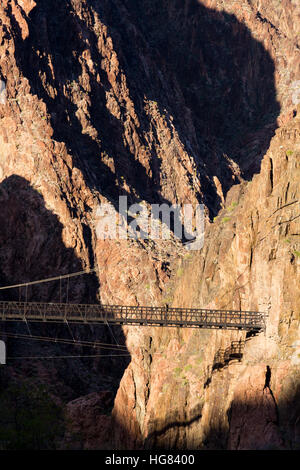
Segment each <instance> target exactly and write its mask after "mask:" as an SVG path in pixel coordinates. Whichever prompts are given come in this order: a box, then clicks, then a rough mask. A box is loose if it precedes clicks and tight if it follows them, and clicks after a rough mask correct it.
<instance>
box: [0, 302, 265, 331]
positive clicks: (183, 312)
mask: <svg viewBox="0 0 300 470" xmlns="http://www.w3.org/2000/svg"><path fill="white" fill-rule="evenodd" d="M0 320H2V321H30V322H43V321H47V322H56V323H57V322H70V323H110V324H118V325H145V326H168V327H169V326H175V327H184V328H225V329H231V330H236V329H239V330H248V331H249V330H254V331H260V330H264V329H265V320H266V315H265V314H264V313H261V312H251V311H234V310H208V309H197V308H169V309H166V308H165V307H130V306H120V305H98V304H93V305H91V304H58V303H41V302H0Z"/></svg>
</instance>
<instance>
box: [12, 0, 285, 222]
mask: <svg viewBox="0 0 300 470" xmlns="http://www.w3.org/2000/svg"><path fill="white" fill-rule="evenodd" d="M77 7H78V8H79V6H78V5H76V6H75V7H74V5H73V3H72V2H71V1H70V0H67V1H65V2H61V1H59V0H54V1H52V2H48V1H47V0H40V1H39V2H38V4H37V5H36V6H35V7H34V8H33V10H32V11H31V13H30V15H29V22H28V26H29V35H28V37H27V39H25V41H24V40H23V39H22V35H21V31H20V28H19V25H18V23H17V22H16V21H15V20H14V17H13V14H11V18H12V22H13V24H14V31H15V33H14V34H15V38H14V39H15V45H16V54H15V55H16V60H17V63H18V66H19V67H20V69H21V71H22V72H23V73H24V75H25V76H26V77H27V79H28V80H29V83H30V86H31V89H32V92H33V93H36V94H37V96H38V97H39V98H40V99H42V100H43V101H44V102H45V103H46V105H47V109H48V112H49V114H50V116H51V125H52V127H53V130H54V136H53V137H54V139H55V140H58V141H62V142H64V143H65V144H66V146H67V149H68V151H69V153H71V155H72V157H73V161H74V165H75V166H77V167H78V168H79V169H80V170H81V171H82V173H83V175H84V177H85V180H86V182H87V183H88V184H89V186H90V187H91V188H93V189H96V190H98V191H100V193H102V194H104V195H106V196H107V198H108V199H109V200H110V201H111V202H112V203H113V204H114V205H115V207H116V209H117V208H118V207H117V202H116V201H117V198H118V196H119V195H128V196H129V198H130V202H131V203H133V202H136V201H137V200H140V199H144V200H147V201H148V202H150V203H163V202H165V203H170V202H173V203H174V202H175V201H168V200H166V199H165V198H163V197H162V194H161V189H162V175H161V159H160V156H159V155H158V153H157V150H156V149H157V148H158V147H160V146H161V142H160V140H159V136H158V135H157V129H155V126H153V118H152V117H151V116H149V113H148V112H147V110H146V106H145V101H147V102H150V101H151V102H153V103H155V104H156V105H157V106H158V109H159V110H160V114H161V115H163V116H164V117H165V119H166V121H167V122H168V126H169V130H170V132H171V134H172V133H173V131H172V130H171V124H170V122H171V119H172V120H173V123H174V126H175V129H176V132H177V133H178V135H179V137H180V140H181V143H182V145H183V147H184V149H185V150H186V151H187V152H188V153H189V154H190V155H191V156H192V157H193V159H194V161H195V164H196V167H197V171H198V175H199V178H200V180H201V194H198V197H199V201H200V200H201V202H204V203H205V204H206V205H207V207H208V208H209V211H210V215H211V217H213V215H215V214H216V212H217V211H218V210H219V208H220V202H221V198H220V195H218V194H217V190H216V185H215V181H214V177H217V178H218V179H219V181H220V182H221V185H222V188H223V193H224V194H226V192H227V191H228V190H229V189H230V187H231V186H232V185H233V184H236V183H238V182H239V178H240V177H239V173H241V175H242V177H243V178H245V179H251V178H252V176H253V174H254V173H256V172H258V171H259V169H260V162H261V159H262V156H263V155H264V153H265V151H266V149H267V148H268V145H269V142H270V139H271V137H272V135H273V134H274V131H275V128H276V118H277V116H278V114H279V112H280V106H279V104H278V102H277V100H276V90H275V85H274V63H273V61H272V59H271V57H270V55H269V53H268V52H267V51H266V50H265V49H264V47H263V45H262V44H261V43H260V42H259V41H257V40H256V39H254V38H253V36H252V34H251V32H250V30H249V29H248V28H247V27H246V26H245V25H244V24H242V23H240V22H239V21H238V20H237V18H236V17H235V16H234V15H232V14H228V13H226V12H225V11H223V12H217V11H215V10H213V9H208V8H205V7H204V6H203V5H201V3H199V2H198V1H197V0H190V1H188V2H186V1H183V0H174V1H173V2H171V4H170V2H168V1H166V0H163V1H161V0H160V1H158V0H154V1H152V2H148V1H146V0H143V1H139V2H137V1H136V0H126V1H122V2H121V1H119V0H114V1H112V0H103V1H101V2H98V1H93V0H88V1H86V2H85V3H84V5H83V6H82V9H81V13H80V17H79V15H78V11H79V10H78V11H77V12H76V13H75V10H76V8H77ZM20 8H21V7H20ZM54 11H55V14H53V12H54ZM24 16H25V14H24ZM96 19H97V21H98V23H97V21H96ZM99 20H100V21H101V23H102V25H105V27H106V28H107V38H111V39H112V44H113V49H114V50H115V51H116V53H117V57H116V58H115V59H116V60H118V63H119V64H120V66H121V68H122V70H123V71H124V73H125V76H126V83H127V85H128V89H129V93H130V99H131V100H132V102H133V103H134V112H135V114H136V116H137V118H138V122H139V125H138V126H135V130H134V132H135V133H136V136H135V137H133V136H132V134H131V133H130V135H131V137H130V136H128V123H126V122H125V121H126V109H125V108H124V106H125V105H124V106H123V105H121V106H120V117H119V118H116V117H115V116H114V115H113V113H112V112H111V111H110V110H109V106H108V101H107V100H108V98H107V96H108V95H110V94H111V95H112V96H113V95H114V90H113V87H112V83H111V80H112V78H111V77H109V76H108V72H107V67H105V66H104V65H101V64H102V63H104V62H105V61H106V60H107V58H105V57H103V55H102V54H103V52H101V47H102V48H103V46H99V44H100V42H101V41H100V36H101V32H100V33H99V31H98V30H97V28H99ZM96 26H97V27H96ZM97 31H98V32H97ZM107 40H108V39H105V41H107ZM87 49H88V56H90V59H91V61H92V63H93V67H95V69H93V67H91V66H90V65H88V59H85V58H84V57H85V56H86V51H87ZM111 60H112V59H111ZM50 64H51V65H50ZM119 79H120V77H115V80H116V82H117V81H118V80H119ZM51 90H55V93H51ZM86 90H89V91H88V94H89V100H88V101H87V108H88V109H87V113H86V115H85V117H82V116H81V117H80V112H79V108H78V106H79V105H78V103H79V101H80V100H81V99H84V96H85V94H86ZM123 108H124V109H123ZM81 114H82V113H81ZM126 126H127V127H126ZM151 130H152V134H153V143H152V144H151V145H149V142H148V140H147V138H146V137H145V136H146V135H148V134H149V132H150V131H151ZM134 139H135V142H134ZM137 142H139V143H137ZM170 145H171V144H170ZM171 147H172V148H171ZM171 147H170V148H169V149H167V153H168V154H169V153H170V152H171V154H172V157H170V158H171V160H170V165H171V166H172V164H173V161H174V162H175V157H176V155H177V156H178V155H179V153H180V149H179V148H176V146H175V144H174V142H173V143H172V145H171ZM142 148H144V149H146V150H147V152H149V155H150V160H149V165H150V171H149V170H146V168H145V166H144V165H143V164H142V163H141V161H142V157H141V155H140V154H139V153H138V155H137V154H136V152H140V151H141V149H142ZM168 158H169V157H168ZM109 162H110V163H109ZM123 180H125V181H126V182H127V183H128V187H129V188H130V190H128V189H127V190H125V189H124V186H123V184H122V181H123Z"/></svg>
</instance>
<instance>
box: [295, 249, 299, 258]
mask: <svg viewBox="0 0 300 470" xmlns="http://www.w3.org/2000/svg"><path fill="white" fill-rule="evenodd" d="M294 255H295V256H297V258H300V251H297V250H295V251H294Z"/></svg>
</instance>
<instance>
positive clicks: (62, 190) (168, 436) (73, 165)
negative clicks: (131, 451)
mask: <svg viewBox="0 0 300 470" xmlns="http://www.w3.org/2000/svg"><path fill="white" fill-rule="evenodd" d="M299 14H300V12H299V4H298V3H297V2H296V1H293V0H284V1H282V2H278V1H277V0H272V1H271V0H270V1H265V2H260V1H256V0H253V1H250V0H249V1H247V0H243V1H241V2H236V1H231V0H228V1H226V2H223V1H219V0H205V1H201V2H198V1H196V0H186V1H183V0H176V1H173V0H172V1H167V0H164V1H160V2H158V1H153V0H152V1H151V2H150V1H147V0H143V1H140V2H136V1H134V0H125V1H122V2H121V1H119V0H104V1H101V2H100V1H96V0H68V1H65V2H60V1H53V2H48V1H46V0H40V1H37V2H34V1H33V0H22V1H21V0H3V1H2V2H1V6H0V19H1V24H0V70H1V77H0V78H1V79H2V80H3V81H4V82H5V84H6V88H7V101H6V103H5V104H0V151H1V159H0V178H1V207H3V210H1V215H0V218H1V224H0V239H1V247H0V259H1V268H0V269H1V271H0V274H1V283H2V284H10V283H15V282H24V281H28V280H34V279H40V278H44V277H47V276H48V275H56V274H64V273H67V272H71V271H77V269H81V268H88V267H91V266H94V265H95V266H97V267H99V270H100V272H99V276H98V278H97V279H94V278H93V279H92V280H91V278H80V279H78V281H77V282H76V283H73V284H72V285H71V287H70V290H69V296H70V298H71V299H72V301H78V302H80V301H89V302H90V301H95V299H99V300H101V301H102V302H105V303H116V304H117V303H121V304H122V303H127V304H150V305H157V304H160V303H162V302H168V303H171V302H173V304H174V305H185V306H189V305H197V306H198V305H201V306H203V307H206V306H217V307H224V308H229V307H232V308H240V307H241V308H244V309H248V308H249V309H252V308H253V309H260V310H263V311H267V312H268V314H269V321H268V328H267V332H266V336H265V337H263V336H262V335H260V336H259V337H256V338H251V339H250V338H249V339H248V340H247V343H246V345H245V352H244V355H243V361H242V362H241V363H239V364H230V365H229V366H228V367H226V368H222V369H220V370H219V371H218V372H215V371H214V372H213V371H212V370H211V369H212V368H213V362H214V355H215V353H216V351H217V350H218V348H220V347H228V346H230V343H231V341H233V340H235V339H236V338H239V336H237V334H234V333H229V332H227V333H224V332H209V331H208V332H201V333H199V332H190V331H177V330H172V331H170V330H166V329H159V330H157V329H150V328H149V329H148V328H133V327H130V328H124V333H125V336H126V345H127V348H128V350H129V352H130V354H131V364H130V365H129V367H128V368H127V369H126V370H125V373H124V376H123V379H122V381H121V385H120V388H119V391H118V393H117V397H116V401H115V408H114V412H113V422H114V423H115V427H114V429H115V433H114V435H113V436H112V440H111V443H110V444H107V442H105V443H103V446H109V445H113V446H117V447H125V448H126V447H127V448H133V447H140V446H142V447H143V446H146V447H152V446H155V447H159V446H168V447H201V446H206V447H217V448H218V447H226V446H228V447H229V448H249V447H250V448H257V447H264V446H270V445H275V446H277V447H289V446H295V445H299V410H298V409H297V408H296V407H294V406H293V407H292V405H291V404H292V403H294V401H295V396H296V395H297V393H298V391H299V388H297V387H298V383H299V382H298V379H299V377H298V375H297V374H298V369H299V366H297V357H296V356H297V354H298V353H297V351H296V348H295V347H294V346H293V345H295V344H296V343H295V342H296V341H297V340H298V339H299V330H298V328H299V271H297V268H299V257H298V254H299V218H298V214H299V202H298V200H299V194H298V191H299V148H298V145H299V113H300V112H299V111H298V114H297V111H296V106H295V99H293V96H294V94H293V93H295V91H294V88H293V87H294V86H296V85H297V80H299V67H300V61H299V21H297V19H299ZM295 84H296V85H295ZM278 127H279V128H278ZM276 129H277V130H276ZM254 175H255V176H254ZM119 195H126V196H128V200H129V201H130V202H136V201H141V200H142V201H145V203H147V204H151V203H164V202H165V203H186V202H189V203H193V204H195V203H196V202H202V203H204V204H205V207H206V233H205V245H204V248H203V250H202V251H201V252H195V253H194V254H192V256H190V255H188V254H187V252H186V251H185V250H184V249H182V247H181V246H180V243H175V242H174V241H170V242H168V241H157V242H154V241H149V242H148V241H135V240H129V241H127V240H117V241H116V240H105V241H103V240H97V237H96V232H95V228H96V222H97V220H96V210H97V207H98V205H99V202H106V201H109V202H111V203H112V204H113V205H115V207H117V202H118V196H119ZM297 211H298V212H297ZM59 290H60V289H59V286H58V285H57V284H56V285H54V286H53V285H52V286H51V287H45V286H44V287H43V289H35V290H34V291H31V290H30V291H29V292H27V296H28V298H30V299H36V298H37V297H38V298H39V299H40V298H41V299H45V300H49V301H57V300H59ZM17 295H19V293H18V292H13V293H11V297H14V296H17ZM21 295H24V292H23V293H21ZM63 295H64V296H65V295H66V294H65V290H64V294H63ZM63 300H66V298H65V297H64V298H63ZM80 334H82V332H81V333H80ZM97 334H98V335H100V337H101V335H103V332H101V331H98V332H97ZM115 335H116V336H117V338H118V339H119V341H122V335H123V333H122V331H120V330H116V331H115ZM242 339H243V338H242ZM99 362H100V366H99V364H98V366H97V367H98V368H97V367H96V369H94V373H95V371H96V375H97V373H98V374H99V380H98V381H97V380H96V379H95V380H96V383H95V384H94V386H93V387H82V386H81V387H78V385H76V383H75V384H74V381H73V382H72V384H71V388H72V389H73V392H72V393H67V392H66V393H65V394H66V397H68V398H69V399H70V398H71V397H72V398H77V400H75V401H74V402H71V403H70V404H69V406H68V410H69V411H68V412H69V413H70V416H71V417H72V420H73V421H74V420H75V422H74V429H75V430H76V432H77V431H78V428H80V429H82V433H83V443H81V445H83V447H88V448H91V447H93V446H94V447H99V446H100V447H101V445H102V444H101V442H102V436H104V434H105V433H103V434H101V430H100V428H101V426H100V425H99V423H103V426H104V429H106V428H105V426H107V422H109V420H110V418H108V417H107V416H105V417H104V418H103V416H102V411H101V410H102V409H103V406H104V405H101V404H100V405H99V403H100V402H101V403H102V401H101V400H102V399H103V400H104V402H103V403H104V404H105V399H104V398H103V397H104V395H103V396H102V395H101V394H100V395H101V396H100V395H99V396H98V397H95V395H89V396H88V397H87V398H86V400H85V399H81V398H80V399H79V401H78V395H80V394H82V393H88V392H93V393H95V390H97V387H99V381H100V382H101V381H102V380H104V379H105V375H107V374H108V371H107V369H108V368H107V366H105V365H104V364H103V362H104V361H99ZM113 366H114V368H115V369H116V368H118V367H119V371H118V374H117V375H120V374H122V371H123V369H124V368H125V367H126V363H125V364H123V365H119V366H117V365H116V363H113ZM267 366H268V369H267ZM40 367H41V368H42V369H43V367H44V366H43V365H42V364H41V365H40ZM55 367H56V366H55V365H53V368H54V369H55ZM90 367H91V366H90V365H87V364H86V363H85V364H84V366H81V367H80V368H79V371H80V372H79V375H80V374H84V370H85V368H87V369H89V370H90ZM297 367H298V368H297ZM91 368H92V369H93V366H92V367H91ZM66 369H67V366H65V369H64V370H66ZM74 369H75V368H74ZM74 369H72V368H71V370H72V373H74ZM43 370H44V371H45V369H43ZM266 371H267V373H266ZM38 373H40V369H39V368H37V371H36V374H38ZM270 374H271V376H270ZM58 375H59V374H58ZM60 375H61V374H60ZM65 375H67V374H65ZM47 380H48V381H49V377H48V379H47ZM57 380H58V381H60V382H61V378H58V379H57ZM85 380H88V379H85ZM62 382H63V380H62ZM75 382H76V381H75ZM76 387H77V391H76ZM104 388H105V387H104ZM107 388H109V386H107ZM62 389H63V390H65V385H64V387H62ZM74 390H75V391H74ZM101 390H103V386H102V388H101ZM99 400H100V402H99ZM170 403H171V404H172V406H170ZM95 407H96V408H97V407H98V409H97V410H95ZM291 408H293V410H295V411H293V413H294V414H293V413H291V412H289V411H288V410H290V409H291ZM80 410H81V411H80ZM87 410H89V411H87ZM76 416H77V417H78V423H76ZM95 416H99V423H98V425H97V427H96V431H95V429H91V426H93V424H92V422H93V420H94V417H95ZM297 420H298V421H297ZM249 429H250V430H251V432H250V431H249ZM97 430H98V431H97ZM98 434H99V435H100V436H99V435H98ZM261 434H264V439H262V438H261Z"/></svg>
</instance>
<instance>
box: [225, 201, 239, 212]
mask: <svg viewBox="0 0 300 470" xmlns="http://www.w3.org/2000/svg"><path fill="white" fill-rule="evenodd" d="M237 205H238V203H237V202H232V203H231V204H230V206H229V207H228V209H227V210H228V211H229V212H232V211H233V209H234V208H235V207H236V206H237Z"/></svg>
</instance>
